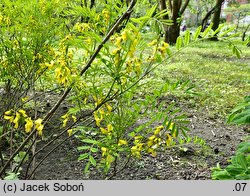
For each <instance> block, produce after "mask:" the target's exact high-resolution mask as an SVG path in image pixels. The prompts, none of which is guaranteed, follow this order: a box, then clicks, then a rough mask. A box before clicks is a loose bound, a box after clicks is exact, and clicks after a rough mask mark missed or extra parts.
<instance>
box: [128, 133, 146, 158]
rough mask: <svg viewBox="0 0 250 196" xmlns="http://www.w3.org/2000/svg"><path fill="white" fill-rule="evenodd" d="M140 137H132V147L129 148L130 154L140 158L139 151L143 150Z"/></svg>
mask: <svg viewBox="0 0 250 196" xmlns="http://www.w3.org/2000/svg"><path fill="white" fill-rule="evenodd" d="M142 138H143V137H142V136H135V137H134V146H132V147H131V149H130V150H131V153H132V155H133V156H135V157H137V158H140V157H141V151H142V149H143V146H144V143H142Z"/></svg>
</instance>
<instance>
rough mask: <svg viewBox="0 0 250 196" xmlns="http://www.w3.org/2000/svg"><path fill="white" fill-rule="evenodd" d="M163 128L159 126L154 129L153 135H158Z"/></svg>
mask: <svg viewBox="0 0 250 196" xmlns="http://www.w3.org/2000/svg"><path fill="white" fill-rule="evenodd" d="M163 128H164V127H163V126H162V125H161V126H158V127H156V129H155V131H154V135H157V134H159V133H160V132H161V130H162V129H163Z"/></svg>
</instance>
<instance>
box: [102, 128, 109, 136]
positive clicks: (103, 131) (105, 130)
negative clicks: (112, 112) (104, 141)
mask: <svg viewBox="0 0 250 196" xmlns="http://www.w3.org/2000/svg"><path fill="white" fill-rule="evenodd" d="M100 130H101V132H102V134H105V135H107V134H108V133H109V132H108V130H107V129H104V128H102V127H101V128H100Z"/></svg>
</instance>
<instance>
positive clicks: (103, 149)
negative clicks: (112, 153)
mask: <svg viewBox="0 0 250 196" xmlns="http://www.w3.org/2000/svg"><path fill="white" fill-rule="evenodd" d="M101 150H102V156H103V157H104V156H105V155H106V154H107V151H108V149H107V148H105V147H101Z"/></svg>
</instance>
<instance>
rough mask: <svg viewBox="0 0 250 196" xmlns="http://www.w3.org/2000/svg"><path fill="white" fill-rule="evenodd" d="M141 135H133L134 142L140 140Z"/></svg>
mask: <svg viewBox="0 0 250 196" xmlns="http://www.w3.org/2000/svg"><path fill="white" fill-rule="evenodd" d="M142 138H143V137H142V136H141V135H137V136H135V137H134V144H138V143H139V142H140V141H141V140H142Z"/></svg>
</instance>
